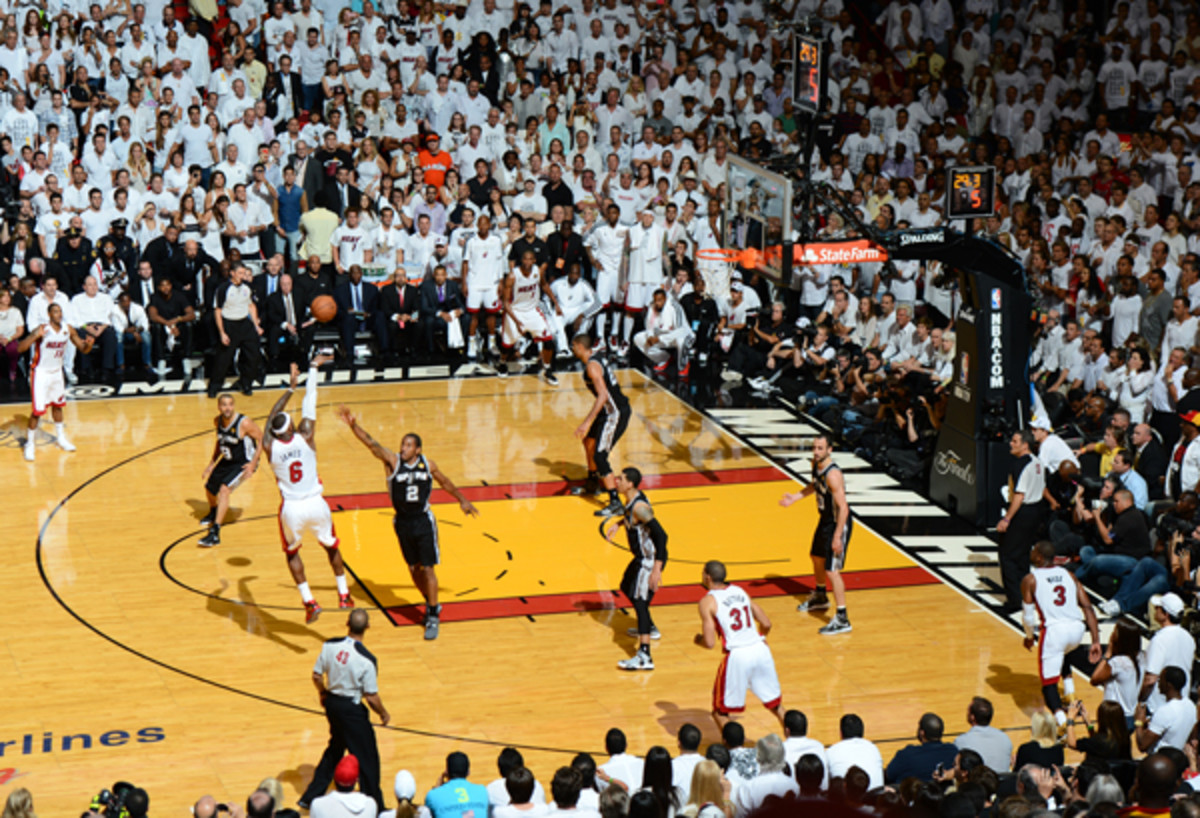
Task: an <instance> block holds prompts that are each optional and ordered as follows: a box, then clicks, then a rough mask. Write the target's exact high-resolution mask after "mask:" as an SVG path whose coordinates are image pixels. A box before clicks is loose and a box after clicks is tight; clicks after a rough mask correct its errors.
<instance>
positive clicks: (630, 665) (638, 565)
mask: <svg viewBox="0 0 1200 818" xmlns="http://www.w3.org/2000/svg"><path fill="white" fill-rule="evenodd" d="M616 482H617V488H618V489H620V491H621V493H622V494H624V495H625V505H624V507H623V508H624V511H625V513H624V516H623V517H619V518H617V519H615V520H613V521H612V522H611V523H609V524H608V525H607V526H606V527H605V530H604V538H605V539H606V540H608V541H609V542H612V541H613V538H612V535H613V533H614V532H615V531H616V530H617V526H619V525H623V526H625V533H626V534H627V535H628V537H629V550H630V551H632V552H633V559H632V560H630V562H629V567H628V568H626V569H625V576H624V577H623V578H622V579H621V592H622V593H623V594H625V596H627V597H629V602H630V603H631V604H632V605H633V610H634V611H635V612H636V613H637V628H636V629H633V628H631V629H630V630H629V631H627V633H628V634H629V635H630V636H635V635H636V636H637V638H638V649H637V653H635V654H634V655H633V656H631V657H630V658H628V659H622V660H621V661H620V662H617V667H619V668H621V670H654V660H653V659H651V658H650V640H651V639H659V638H661V635H660V634H659V632H658V628H656V627H654V620H653V619H651V618H650V603H651V601H653V599H654V592H655V591H657V590H658V588H659V586H660V585H662V572H663V568H664V567H665V566H666V564H667V532H666V531H664V530H663V527H662V524H661V523H660V522H659V521H658V520H657V519H655V517H654V510H653V509H651V508H650V501H649V500H647V499H646V494H645V492H643V491H642V490H641V488H640V486H641V485H642V473H641V472H640V471H638V470H637V469H635V468H633V467H632V466H627V467H626V468H625V469H623V470H622V471H621V473H620V474H618V475H617V476H616Z"/></svg>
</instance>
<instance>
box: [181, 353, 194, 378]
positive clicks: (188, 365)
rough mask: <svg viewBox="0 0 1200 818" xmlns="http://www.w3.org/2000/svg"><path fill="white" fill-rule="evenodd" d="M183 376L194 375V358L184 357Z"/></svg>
mask: <svg viewBox="0 0 1200 818" xmlns="http://www.w3.org/2000/svg"><path fill="white" fill-rule="evenodd" d="M183 377H184V378H185V379H186V378H190V377H192V359H191V358H184V359H183Z"/></svg>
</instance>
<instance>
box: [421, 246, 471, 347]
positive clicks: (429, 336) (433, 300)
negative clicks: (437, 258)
mask: <svg viewBox="0 0 1200 818" xmlns="http://www.w3.org/2000/svg"><path fill="white" fill-rule="evenodd" d="M418 289H419V290H420V294H421V330H422V332H423V333H424V336H425V351H426V352H428V353H429V354H430V355H432V354H433V351H434V346H433V344H434V337H435V335H436V334H437V333H439V332H443V333H444V332H446V330H447V328H448V327H449V325H450V322H451V321H457V322H458V324H459V328H460V329H461V330H462V336H461V337H462V338H464V339H465V338H466V337H467V324H468V322H469V320H470V319H468V317H467V311H466V304H465V303H464V301H463V297H462V290H461V289H459V286H458V282H457V281H450V280H448V279H447V278H446V268H445V267H443V266H442V265H441V264H439V265H438V266H436V267H434V268H433V275H432V276H430V277H428V278H426V279H425V280H424V281H422V282H421V286H420V287H419V288H418Z"/></svg>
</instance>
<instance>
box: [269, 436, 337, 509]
mask: <svg viewBox="0 0 1200 818" xmlns="http://www.w3.org/2000/svg"><path fill="white" fill-rule="evenodd" d="M271 470H272V471H273V472H275V482H276V483H277V484H278V485H279V494H280V496H282V497H283V499H284V500H307V499H308V498H309V497H319V496H320V495H321V492H322V491H323V490H324V487H323V486H322V485H321V478H319V477H318V476H317V453H316V452H315V451H313V448H312V446H309V445H308V441H307V440H305V439H304V438H303V437H301V436H300V435H298V434H293V435H292V438H291V440H287V441H283V440H278V439H277V440H275V441H273V442H272V443H271Z"/></svg>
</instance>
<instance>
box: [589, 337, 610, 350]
mask: <svg viewBox="0 0 1200 818" xmlns="http://www.w3.org/2000/svg"><path fill="white" fill-rule="evenodd" d="M606 349H608V344H606V343H604V339H603V338H597V339H596V343H594V344H592V352H603V351H604V350H606Z"/></svg>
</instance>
